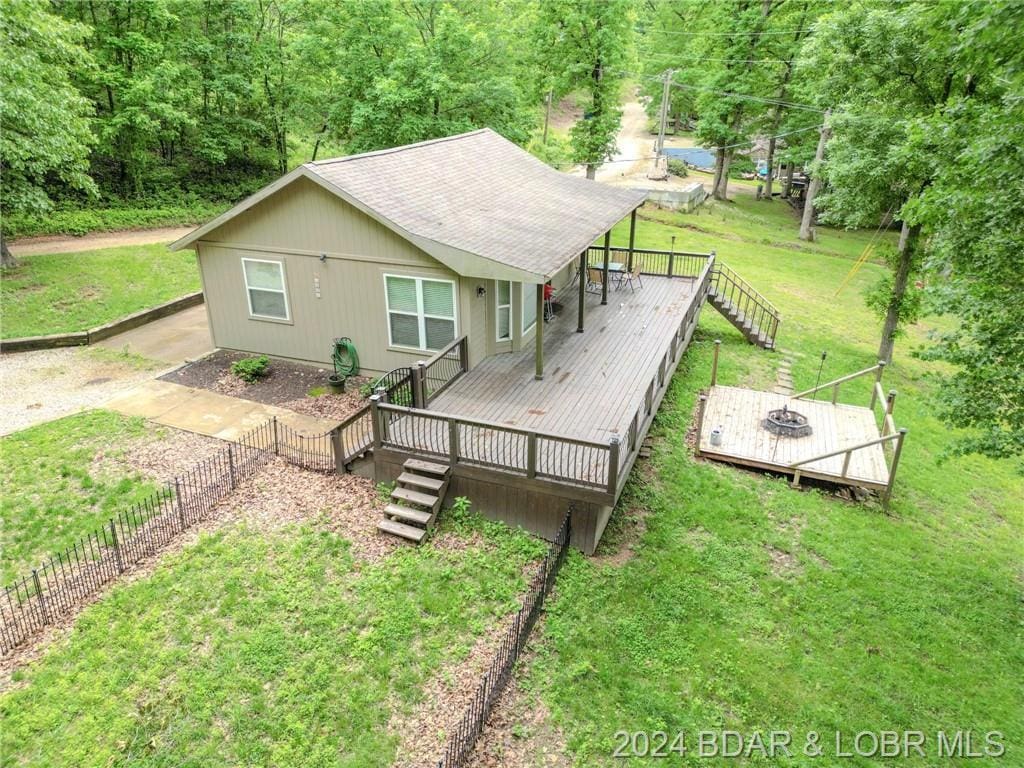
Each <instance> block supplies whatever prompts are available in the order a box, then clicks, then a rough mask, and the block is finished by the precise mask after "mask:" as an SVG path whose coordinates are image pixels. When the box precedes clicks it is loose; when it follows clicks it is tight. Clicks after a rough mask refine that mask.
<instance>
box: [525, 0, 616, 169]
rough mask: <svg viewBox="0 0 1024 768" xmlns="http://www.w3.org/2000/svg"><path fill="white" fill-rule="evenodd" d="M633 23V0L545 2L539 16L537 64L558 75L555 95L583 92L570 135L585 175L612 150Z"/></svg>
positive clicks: (556, 0)
mask: <svg viewBox="0 0 1024 768" xmlns="http://www.w3.org/2000/svg"><path fill="white" fill-rule="evenodd" d="M633 23H634V14H633V2H632V0H602V1H601V2H594V0H545V1H544V2H543V3H541V5H540V10H539V13H538V15H537V26H536V34H535V40H534V44H535V46H536V50H537V52H538V56H537V61H538V65H539V66H540V67H541V68H544V69H546V70H548V71H549V72H551V73H554V74H555V76H556V77H557V79H558V80H557V81H558V83H559V86H558V87H557V88H556V94H563V95H564V94H565V93H568V92H570V91H574V90H579V91H581V92H582V93H584V94H585V98H586V101H585V104H584V114H583V118H582V119H581V120H579V121H578V122H577V123H576V124H575V125H574V126H573V127H572V129H571V131H570V136H571V142H572V149H573V159H574V160H575V162H577V163H582V164H583V165H585V166H586V169H587V178H588V179H593V178H594V177H595V175H596V173H597V167H598V166H599V165H600V164H601V163H602V162H604V161H605V160H607V159H609V158H610V157H611V156H612V155H613V154H614V153H615V136H616V134H617V133H618V130H619V122H620V120H621V118H622V109H621V108H620V101H621V98H622V87H623V81H624V79H625V77H624V76H625V70H626V68H627V61H628V53H629V50H630V45H631V41H632V36H633Z"/></svg>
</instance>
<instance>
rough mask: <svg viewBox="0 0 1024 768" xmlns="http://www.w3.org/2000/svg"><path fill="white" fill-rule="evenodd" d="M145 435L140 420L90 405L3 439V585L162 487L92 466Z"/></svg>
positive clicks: (0, 492) (0, 442)
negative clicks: (101, 455) (100, 457)
mask: <svg viewBox="0 0 1024 768" xmlns="http://www.w3.org/2000/svg"><path fill="white" fill-rule="evenodd" d="M145 435H146V425H145V422H144V421H143V420H142V419H136V418H129V417H126V416H120V415H118V414H116V413H111V412H110V411H86V412H84V413H80V414H76V415H74V416H68V417H66V418H63V419H58V420H57V421H50V422H46V423H45V424H39V425H37V426H34V427H29V428H28V429H24V430H22V431H20V432H15V433H14V434H11V435H8V436H6V437H3V438H0V458H2V461H0V520H2V527H0V550H2V551H3V563H2V567H0V574H2V579H3V582H4V583H7V582H8V581H10V580H11V579H12V578H14V577H15V576H22V575H25V574H26V573H27V572H28V571H29V570H30V569H31V568H32V567H34V566H36V565H38V564H39V563H40V562H41V560H42V559H43V558H45V557H47V556H49V555H51V554H53V553H54V552H57V551H58V550H63V549H64V548H65V547H67V546H70V545H71V544H72V543H73V542H75V541H77V540H78V539H79V537H81V536H84V535H86V534H88V533H91V532H93V531H94V530H96V529H97V528H99V527H100V526H102V525H103V524H104V523H106V522H107V521H108V520H110V518H111V517H112V516H113V515H115V514H116V513H117V512H118V511H120V510H121V509H124V508H125V507H127V506H128V505H130V504H132V503H134V502H137V501H141V500H142V499H143V498H145V497H146V496H148V495H149V494H150V493H151V492H153V491H155V490H156V488H157V486H156V485H155V484H153V483H152V482H150V481H146V480H143V479H141V478H140V477H139V476H122V477H109V476H106V475H105V474H102V473H100V472H99V471H98V470H97V467H96V466H95V465H94V464H93V460H94V458H95V457H96V455H97V454H98V453H107V454H109V453H112V452H114V453H116V452H117V450H118V447H119V446H120V445H121V444H123V442H124V441H126V440H132V439H137V438H140V437H143V436H145Z"/></svg>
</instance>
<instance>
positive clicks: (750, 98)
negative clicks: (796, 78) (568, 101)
mask: <svg viewBox="0 0 1024 768" xmlns="http://www.w3.org/2000/svg"><path fill="white" fill-rule="evenodd" d="M608 71H609V72H614V73H615V74H617V75H621V76H623V77H632V78H635V79H637V80H657V81H658V82H661V79H662V78H661V76H659V75H644V74H640V73H638V72H626V71H624V70H621V69H619V70H608ZM670 85H672V86H674V87H675V88H682V89H683V90H687V91H698V92H700V93H713V94H716V95H718V96H727V97H729V98H732V99H746V100H748V101H758V102H761V103H762V104H776V105H778V106H780V107H792V108H793V109H805V110H807V111H808V112H817V113H818V114H819V115H823V114H825V110H824V109H818V108H817V107H812V106H811V105H809V104H797V103H796V102H793V101H782V100H780V99H767V98H763V97H761V96H751V95H749V94H745V93H735V92H733V91H719V90H715V89H714V88H704V87H702V86H699V85H686V84H685V83H677V82H676V81H674V80H672V81H671V82H670Z"/></svg>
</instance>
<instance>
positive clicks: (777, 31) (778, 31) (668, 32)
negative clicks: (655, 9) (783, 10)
mask: <svg viewBox="0 0 1024 768" xmlns="http://www.w3.org/2000/svg"><path fill="white" fill-rule="evenodd" d="M633 31H634V32H636V33H638V34H641V35H647V34H651V33H652V32H653V33H656V34H659V35H678V36H679V37H738V36H740V35H746V36H748V37H749V36H752V35H757V36H759V37H760V36H761V35H803V34H806V33H807V32H808V31H809V30H807V29H766V30H762V31H760V32H755V31H751V32H676V31H675V30H671V29H654V28H648V29H635V28H634V29H633Z"/></svg>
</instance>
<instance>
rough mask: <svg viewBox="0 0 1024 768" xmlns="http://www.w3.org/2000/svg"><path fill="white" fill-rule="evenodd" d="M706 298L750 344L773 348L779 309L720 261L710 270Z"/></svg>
mask: <svg viewBox="0 0 1024 768" xmlns="http://www.w3.org/2000/svg"><path fill="white" fill-rule="evenodd" d="M708 301H710V302H711V304H712V306H714V307H715V309H717V310H718V311H719V312H721V313H722V314H723V315H724V316H725V319H726V320H728V321H729V322H730V323H732V324H733V325H734V326H736V328H737V329H738V330H739V332H740V333H742V334H743V335H744V337H745V338H746V339H747V341H749V342H750V343H751V344H756V345H757V346H759V347H761V348H762V349H775V335H776V334H777V333H778V331H779V310H777V309H776V308H775V306H774V305H773V304H772V303H771V302H770V301H768V299H766V298H765V297H764V296H762V295H761V294H760V293H758V291H757V290H756V289H755V288H754V287H753V286H752V285H751V284H750V283H748V282H747V281H746V280H744V279H743V278H742V277H740V276H739V275H737V274H736V273H735V272H733V271H732V270H731V269H729V267H727V266H725V265H724V264H722V263H721V262H717V263H716V264H715V266H714V267H713V269H712V271H711V292H710V293H709V294H708Z"/></svg>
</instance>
